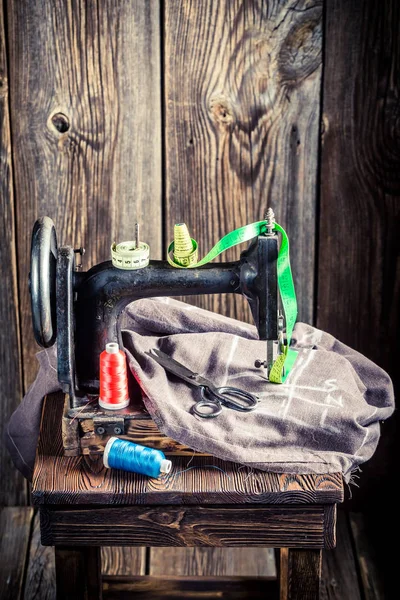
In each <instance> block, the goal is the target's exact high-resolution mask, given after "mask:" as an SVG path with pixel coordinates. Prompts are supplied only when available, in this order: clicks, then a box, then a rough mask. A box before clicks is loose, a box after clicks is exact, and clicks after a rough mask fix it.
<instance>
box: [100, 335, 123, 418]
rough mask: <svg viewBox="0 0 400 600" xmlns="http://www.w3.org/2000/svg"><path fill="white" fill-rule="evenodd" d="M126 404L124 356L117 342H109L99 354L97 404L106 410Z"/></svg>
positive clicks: (116, 408)
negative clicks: (98, 393)
mask: <svg viewBox="0 0 400 600" xmlns="http://www.w3.org/2000/svg"><path fill="white" fill-rule="evenodd" d="M128 404H129V394H128V375H127V371H126V356H125V353H124V352H123V351H122V350H120V349H119V346H118V344H116V343H115V342H111V343H109V344H106V349H105V350H104V352H102V353H101V354H100V396H99V405H100V406H101V407H102V408H105V409H107V410H118V409H120V408H126V407H127V406H128Z"/></svg>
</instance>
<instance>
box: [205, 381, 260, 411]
mask: <svg viewBox="0 0 400 600" xmlns="http://www.w3.org/2000/svg"><path fill="white" fill-rule="evenodd" d="M209 392H211V394H212V395H213V396H214V397H215V398H217V399H218V400H219V402H220V403H221V404H224V405H225V406H226V407H228V408H232V409H233V410H239V411H242V412H247V411H250V410H254V409H255V407H256V406H257V403H258V398H257V396H254V394H250V392H246V391H245V390H241V389H240V388H235V387H230V386H223V387H219V388H213V389H210V390H209Z"/></svg>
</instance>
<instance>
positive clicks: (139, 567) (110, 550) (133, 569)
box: [101, 546, 146, 576]
mask: <svg viewBox="0 0 400 600" xmlns="http://www.w3.org/2000/svg"><path fill="white" fill-rule="evenodd" d="M101 571H102V573H104V574H106V575H118V576H133V575H144V574H145V573H146V548H129V547H125V548H124V547H121V548H119V547H118V546H114V547H112V546H104V547H103V548H102V549H101Z"/></svg>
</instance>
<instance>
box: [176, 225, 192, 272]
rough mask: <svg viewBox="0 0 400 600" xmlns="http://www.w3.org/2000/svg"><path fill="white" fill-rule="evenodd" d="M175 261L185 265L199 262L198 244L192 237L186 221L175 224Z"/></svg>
mask: <svg viewBox="0 0 400 600" xmlns="http://www.w3.org/2000/svg"><path fill="white" fill-rule="evenodd" d="M174 261H175V262H176V263H177V264H179V265H183V266H187V265H190V264H193V263H195V262H197V244H196V242H194V240H192V238H191V237H190V233H189V230H188V228H187V225H186V224H185V223H177V224H176V225H175V226H174Z"/></svg>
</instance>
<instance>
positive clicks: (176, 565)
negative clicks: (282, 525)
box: [150, 548, 276, 578]
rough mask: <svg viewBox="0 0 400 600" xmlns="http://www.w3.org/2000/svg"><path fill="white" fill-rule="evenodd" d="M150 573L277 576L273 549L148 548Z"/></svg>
mask: <svg viewBox="0 0 400 600" xmlns="http://www.w3.org/2000/svg"><path fill="white" fill-rule="evenodd" d="M150 575H153V576H161V575H163V576H164V575H168V576H174V575H176V576H181V577H183V576H185V577H187V576H191V577H193V576H202V577H213V576H221V577H222V576H227V575H237V576H241V577H244V576H248V577H250V576H254V577H271V578H274V577H276V564H275V556H274V550H273V548H257V549H253V548H248V549H246V552H243V550H242V549H239V548H168V550H167V549H165V548H151V549H150Z"/></svg>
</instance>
